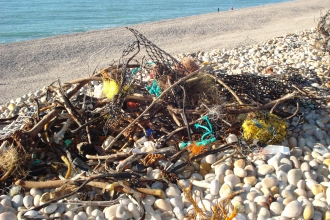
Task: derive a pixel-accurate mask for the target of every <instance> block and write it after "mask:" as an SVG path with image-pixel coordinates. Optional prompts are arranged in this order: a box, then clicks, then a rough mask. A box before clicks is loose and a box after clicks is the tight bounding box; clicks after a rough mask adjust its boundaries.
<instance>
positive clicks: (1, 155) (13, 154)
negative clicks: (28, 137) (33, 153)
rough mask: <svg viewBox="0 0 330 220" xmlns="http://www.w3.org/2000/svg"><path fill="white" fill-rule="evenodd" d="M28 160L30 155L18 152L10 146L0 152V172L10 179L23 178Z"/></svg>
mask: <svg viewBox="0 0 330 220" xmlns="http://www.w3.org/2000/svg"><path fill="white" fill-rule="evenodd" d="M29 158H30V155H28V154H26V153H25V152H19V151H18V150H17V149H16V147H13V146H11V147H10V148H9V149H8V150H2V151H1V152H0V170H1V171H2V172H6V174H7V175H10V176H12V177H20V176H24V175H26V169H27V167H28V166H27V162H28V160H29ZM8 172H10V173H8ZM6 174H5V175H6Z"/></svg>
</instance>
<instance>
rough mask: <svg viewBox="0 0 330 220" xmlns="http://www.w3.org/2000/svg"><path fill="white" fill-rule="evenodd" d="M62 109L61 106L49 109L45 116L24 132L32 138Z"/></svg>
mask: <svg viewBox="0 0 330 220" xmlns="http://www.w3.org/2000/svg"><path fill="white" fill-rule="evenodd" d="M61 111H62V108H55V109H53V110H52V111H50V112H49V113H48V114H47V115H46V116H44V117H43V118H42V119H41V120H40V121H39V122H38V123H37V124H36V125H35V126H34V127H33V128H32V129H31V130H29V131H28V132H26V133H27V134H28V135H29V136H30V137H31V138H34V137H35V136H36V135H37V134H38V133H39V132H40V131H41V130H42V129H43V128H44V126H45V124H47V123H48V122H49V121H50V120H52V119H53V118H54V117H55V116H57V115H58V114H59V113H60V112H61Z"/></svg>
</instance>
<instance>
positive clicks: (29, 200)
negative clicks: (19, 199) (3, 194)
mask: <svg viewBox="0 0 330 220" xmlns="http://www.w3.org/2000/svg"><path fill="white" fill-rule="evenodd" d="M23 204H24V206H25V208H30V207H31V206H33V196H31V195H27V196H24V198H23Z"/></svg>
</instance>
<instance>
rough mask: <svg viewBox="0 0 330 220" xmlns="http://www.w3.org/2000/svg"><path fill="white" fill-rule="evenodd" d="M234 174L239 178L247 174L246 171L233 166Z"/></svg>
mask: <svg viewBox="0 0 330 220" xmlns="http://www.w3.org/2000/svg"><path fill="white" fill-rule="evenodd" d="M234 174H235V175H236V176H238V177H240V178H244V177H246V175H247V172H246V171H245V170H244V169H243V168H240V167H234Z"/></svg>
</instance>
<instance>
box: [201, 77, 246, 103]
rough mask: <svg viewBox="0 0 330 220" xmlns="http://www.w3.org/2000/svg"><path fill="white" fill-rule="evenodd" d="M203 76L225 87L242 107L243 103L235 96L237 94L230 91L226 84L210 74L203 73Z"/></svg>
mask: <svg viewBox="0 0 330 220" xmlns="http://www.w3.org/2000/svg"><path fill="white" fill-rule="evenodd" d="M203 75H206V76H208V77H211V78H213V79H214V80H216V81H217V82H218V83H220V84H221V85H222V86H223V87H225V88H226V89H228V91H229V92H230V93H231V94H232V95H233V96H234V97H235V99H236V100H237V102H238V103H239V104H240V105H244V103H243V102H242V100H241V99H240V98H239V97H238V96H237V94H236V93H235V92H234V90H232V89H231V88H230V87H229V86H228V85H227V84H226V83H224V82H223V81H222V80H221V79H219V78H217V77H215V76H213V75H212V74H209V73H203Z"/></svg>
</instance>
